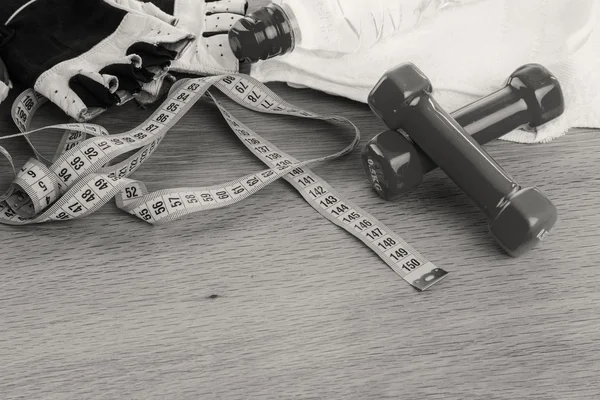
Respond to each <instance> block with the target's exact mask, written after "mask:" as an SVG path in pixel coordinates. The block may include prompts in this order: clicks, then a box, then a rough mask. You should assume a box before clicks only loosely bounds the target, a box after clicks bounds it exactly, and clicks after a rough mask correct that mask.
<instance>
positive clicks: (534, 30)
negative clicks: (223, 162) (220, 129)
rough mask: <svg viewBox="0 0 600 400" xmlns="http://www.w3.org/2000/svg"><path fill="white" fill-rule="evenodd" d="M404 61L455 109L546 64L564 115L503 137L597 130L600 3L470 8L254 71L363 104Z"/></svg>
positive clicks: (526, 1)
mask: <svg viewBox="0 0 600 400" xmlns="http://www.w3.org/2000/svg"><path fill="white" fill-rule="evenodd" d="M360 1H362V0H360ZM365 1H368V0H365ZM397 1H402V0H397ZM403 62H412V63H414V64H415V65H417V67H419V68H420V69H421V70H422V71H423V72H424V73H425V74H426V75H427V76H428V77H429V79H430V80H431V82H432V85H433V89H434V97H435V98H436V100H437V101H438V102H439V103H440V105H441V106H442V107H444V108H445V109H446V110H447V111H450V112H451V111H453V110H456V109H458V108H460V107H461V106H463V105H465V104H468V103H470V102H473V101H475V100H476V99H478V98H480V97H483V96H485V95H487V94H489V93H491V92H493V91H495V90H497V89H499V88H501V87H502V86H503V85H504V83H505V80H506V78H508V76H509V74H510V73H512V72H513V71H514V70H515V69H516V68H518V67H519V66H520V65H522V64H525V63H530V62H537V63H540V64H542V65H544V66H545V67H546V68H548V69H549V70H550V71H551V72H552V73H554V74H555V75H556V77H557V78H558V80H559V82H560V83H561V87H562V89H563V92H564V96H565V104H566V110H565V113H564V114H563V115H562V116H561V117H559V118H557V119H555V120H553V121H551V122H549V123H547V124H546V125H544V126H543V127H540V128H538V130H537V131H536V132H527V131H524V130H516V131H513V132H511V133H509V134H507V135H505V136H503V137H502V139H504V140H509V141H515V142H520V143H536V142H548V141H550V140H552V139H554V138H556V137H559V136H561V135H563V134H565V133H566V132H567V131H568V130H569V129H570V128H600V0H480V1H474V2H468V3H466V4H462V5H454V6H452V7H448V8H447V9H445V10H443V11H442V12H439V13H438V14H436V15H435V16H433V17H432V18H429V19H427V20H424V21H423V22H422V23H420V24H419V25H418V26H417V27H416V28H414V29H412V30H410V31H408V32H403V33H399V34H397V35H395V36H393V37H390V38H387V39H384V40H382V41H379V42H377V43H376V44H375V45H373V46H372V47H371V48H369V49H367V50H363V51H360V52H357V53H354V54H346V55H342V56H337V57H335V58H327V57H324V56H323V53H322V52H321V53H317V52H311V51H307V50H305V49H302V48H296V49H294V51H293V52H292V53H290V54H287V55H284V56H280V57H276V58H273V59H270V60H266V61H260V62H258V63H256V64H254V65H253V66H252V67H251V71H250V75H251V76H253V77H255V78H256V79H258V80H260V81H262V82H271V81H280V82H287V83H288V84H289V85H290V86H293V87H309V88H312V89H316V90H320V91H323V92H326V93H329V94H332V95H336V96H343V97H347V98H349V99H352V100H355V101H359V102H363V103H366V102H367V96H368V94H369V92H370V90H371V89H372V88H373V86H374V85H375V83H376V82H377V81H378V80H379V78H380V77H381V76H382V75H383V74H384V73H385V72H386V71H387V70H388V69H390V68H391V67H393V66H395V65H398V64H400V63H403Z"/></svg>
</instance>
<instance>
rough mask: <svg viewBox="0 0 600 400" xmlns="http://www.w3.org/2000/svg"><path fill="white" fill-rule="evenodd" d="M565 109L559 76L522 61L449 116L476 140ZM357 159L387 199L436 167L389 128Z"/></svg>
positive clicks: (484, 140) (536, 122)
mask: <svg viewBox="0 0 600 400" xmlns="http://www.w3.org/2000/svg"><path fill="white" fill-rule="evenodd" d="M564 110H565V103H564V98H563V92H562V89H561V87H560V83H559V81H558V79H556V77H555V76H554V75H553V74H552V73H551V72H550V71H548V69H546V68H545V67H543V66H542V65H539V64H525V65H522V66H521V67H519V68H517V69H516V70H515V71H514V72H513V73H512V74H511V75H510V76H509V78H508V79H507V80H506V84H505V86H504V87H503V88H502V89H500V90H498V91H496V92H494V93H492V94H490V95H488V96H486V97H483V98H481V99H479V100H477V101H475V102H473V103H471V104H468V105H466V106H464V107H462V108H460V109H458V110H456V111H454V112H453V113H452V114H450V115H451V116H452V118H454V119H455V120H456V122H458V123H459V124H460V125H461V126H462V127H463V128H464V129H465V130H466V131H467V132H468V133H470V134H471V136H472V137H473V139H474V140H475V141H476V142H477V143H479V144H485V143H488V142H491V141H492V140H495V139H498V138H499V137H501V136H504V135H505V134H507V133H509V132H512V131H513V130H515V129H518V128H524V129H528V130H529V129H535V128H536V127H539V126H541V125H543V124H545V123H547V122H548V121H551V120H553V119H555V118H557V117H559V116H560V115H562V113H563V112H564ZM361 161H362V164H363V168H364V171H365V174H366V176H367V178H368V179H369V181H370V183H371V186H372V187H373V189H375V191H376V192H377V193H378V194H379V196H381V197H382V198H384V199H386V200H397V199H398V198H400V197H402V196H403V195H404V194H406V193H407V192H409V191H411V190H412V189H414V188H416V187H417V186H418V185H419V184H420V183H421V181H422V180H423V175H425V174H426V173H428V172H430V171H432V170H434V169H435V168H437V165H435V163H434V162H433V161H432V160H431V158H429V157H428V156H427V155H426V154H425V153H424V152H423V151H422V150H421V149H420V148H419V147H418V146H416V145H415V144H414V142H413V141H411V140H410V139H409V138H407V137H406V136H405V135H403V134H401V133H400V132H398V131H393V130H387V131H385V132H381V133H379V134H377V135H376V136H375V137H373V139H371V140H370V141H369V142H368V143H367V144H366V145H365V147H364V148H363V150H362V152H361Z"/></svg>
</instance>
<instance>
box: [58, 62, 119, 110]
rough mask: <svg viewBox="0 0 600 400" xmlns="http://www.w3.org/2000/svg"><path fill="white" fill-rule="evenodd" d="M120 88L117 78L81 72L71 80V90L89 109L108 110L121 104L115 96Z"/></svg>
mask: <svg viewBox="0 0 600 400" xmlns="http://www.w3.org/2000/svg"><path fill="white" fill-rule="evenodd" d="M118 87H119V80H118V79H117V77H116V76H112V75H103V74H99V73H97V72H89V71H81V72H80V73H79V74H77V75H74V76H73V77H71V79H69V88H71V90H72V91H73V92H74V93H75V94H76V95H77V97H79V99H80V100H81V101H83V103H84V104H85V105H86V107H87V108H108V107H110V106H113V105H115V104H118V103H119V96H117V95H116V94H115V92H116V91H117V89H118Z"/></svg>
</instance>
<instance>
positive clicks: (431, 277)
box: [410, 268, 448, 291]
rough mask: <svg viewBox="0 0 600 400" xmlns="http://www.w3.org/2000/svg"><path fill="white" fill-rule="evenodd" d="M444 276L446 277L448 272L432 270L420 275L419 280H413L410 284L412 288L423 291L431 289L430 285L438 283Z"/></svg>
mask: <svg viewBox="0 0 600 400" xmlns="http://www.w3.org/2000/svg"><path fill="white" fill-rule="evenodd" d="M446 276H448V272H446V271H444V270H443V269H441V268H434V269H432V270H431V271H429V272H427V273H425V274H423V275H421V277H420V278H417V279H415V280H413V281H412V282H411V283H410V284H411V285H412V286H413V287H414V288H416V289H418V290H420V291H423V290H426V289H427V288H429V287H431V286H432V285H434V284H436V283H438V282H439V281H441V280H442V279H444V278H445V277H446Z"/></svg>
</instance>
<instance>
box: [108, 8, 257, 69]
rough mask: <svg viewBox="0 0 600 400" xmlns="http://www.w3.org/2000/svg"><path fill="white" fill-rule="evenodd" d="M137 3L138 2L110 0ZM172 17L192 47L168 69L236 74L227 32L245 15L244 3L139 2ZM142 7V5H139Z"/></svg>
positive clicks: (236, 61)
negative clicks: (190, 34)
mask: <svg viewBox="0 0 600 400" xmlns="http://www.w3.org/2000/svg"><path fill="white" fill-rule="evenodd" d="M113 1H120V2H125V1H126V2H127V5H128V6H129V7H132V6H131V2H134V3H135V2H137V3H139V0H113ZM142 1H146V2H147V1H149V2H151V3H152V4H154V5H156V6H157V7H158V8H160V9H161V10H162V11H163V12H165V13H167V14H169V15H172V16H173V17H174V18H175V19H176V22H175V26H176V27H177V28H179V29H182V30H184V31H187V32H190V33H192V34H193V35H194V36H195V40H194V43H193V45H192V46H190V48H188V49H187V50H186V51H185V52H183V54H182V56H181V57H180V58H179V59H177V60H175V61H173V63H172V64H171V67H170V70H171V71H174V72H182V73H188V74H193V75H201V76H204V75H220V74H226V73H235V72H238V71H239V61H238V59H237V58H236V57H235V56H234V55H233V53H232V51H231V48H230V46H229V41H228V38H227V33H228V32H229V28H231V26H232V25H233V24H234V23H235V22H237V20H238V19H240V18H241V17H243V16H244V15H246V11H247V9H248V2H247V1H246V0H142ZM142 4H144V3H142Z"/></svg>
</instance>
